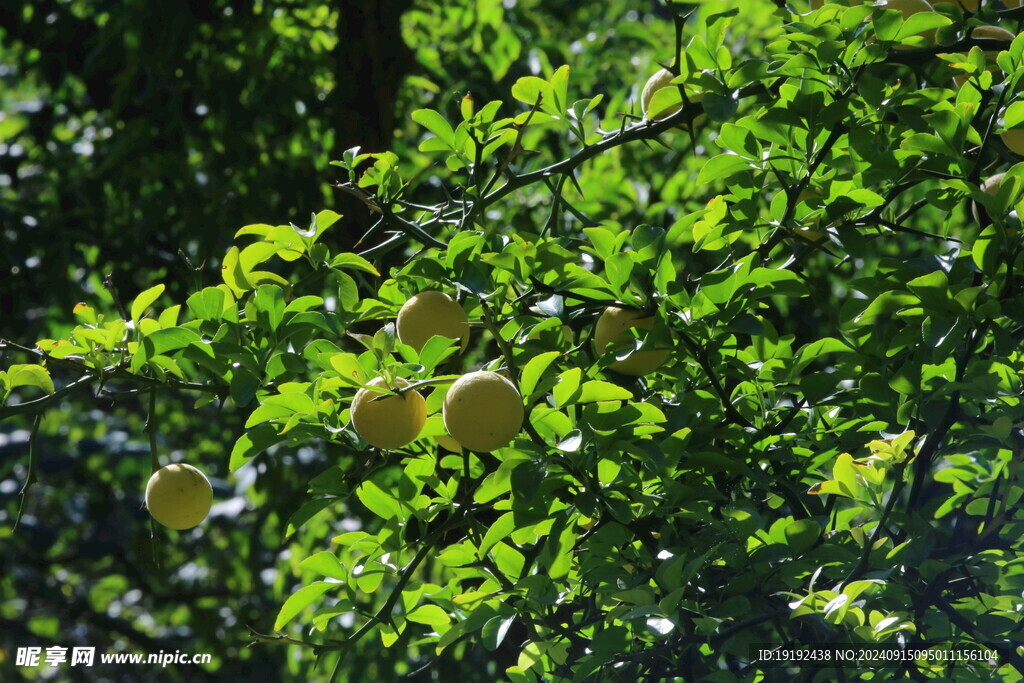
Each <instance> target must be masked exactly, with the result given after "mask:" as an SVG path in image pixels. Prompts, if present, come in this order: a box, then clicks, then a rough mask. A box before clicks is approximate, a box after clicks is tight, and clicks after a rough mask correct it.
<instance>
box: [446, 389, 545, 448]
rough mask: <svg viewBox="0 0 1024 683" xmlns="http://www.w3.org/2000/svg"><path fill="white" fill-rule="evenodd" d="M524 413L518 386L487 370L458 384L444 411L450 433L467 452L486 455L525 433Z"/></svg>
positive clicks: (450, 395) (448, 395)
mask: <svg viewBox="0 0 1024 683" xmlns="http://www.w3.org/2000/svg"><path fill="white" fill-rule="evenodd" d="M525 413H526V410H525V409H524V408H523V397H522V396H520V395H519V390H518V389H516V386H515V385H514V384H512V382H511V381H509V380H508V379H506V378H505V377H502V376H501V375H499V374H498V373H496V372H490V371H487V370H479V371H477V372H470V373H467V374H465V375H463V376H462V377H460V378H459V379H457V380H455V383H454V384H452V386H451V388H450V389H448V394H447V395H446V396H445V398H444V407H443V408H442V414H443V416H444V426H445V429H447V430H448V433H449V434H451V435H452V437H454V438H455V440H456V441H458V442H459V443H460V444H462V446H464V447H465V448H468V449H469V450H471V451H480V452H483V453H487V452H490V451H493V450H497V449H498V448H501V447H503V446H507V445H508V444H509V443H510V442H511V441H512V439H514V438H515V436H516V434H518V433H519V430H520V429H522V426H523V416H524V415H525Z"/></svg>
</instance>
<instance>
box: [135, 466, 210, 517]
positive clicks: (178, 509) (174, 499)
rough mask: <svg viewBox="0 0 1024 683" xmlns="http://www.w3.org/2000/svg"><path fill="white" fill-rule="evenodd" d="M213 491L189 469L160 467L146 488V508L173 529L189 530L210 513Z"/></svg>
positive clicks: (199, 473)
mask: <svg viewBox="0 0 1024 683" xmlns="http://www.w3.org/2000/svg"><path fill="white" fill-rule="evenodd" d="M212 503H213V487H212V486H210V480H209V479H207V478H206V475H205V474H203V473H202V472H200V471H199V470H197V469H196V468H195V467H192V465H185V464H181V463H175V464H173V465H168V466H167V467H161V468H160V469H158V470H157V471H156V472H154V473H153V476H151V477H150V478H149V483H148V484H146V507H147V508H148V509H149V514H151V515H152V516H153V519H155V520H156V521H158V522H160V523H161V524H163V525H164V526H166V527H170V528H172V529H179V530H184V529H191V528H192V527H194V526H196V525H197V524H199V523H200V522H202V521H203V520H204V519H206V515H208V514H209V513H210V505H211V504H212Z"/></svg>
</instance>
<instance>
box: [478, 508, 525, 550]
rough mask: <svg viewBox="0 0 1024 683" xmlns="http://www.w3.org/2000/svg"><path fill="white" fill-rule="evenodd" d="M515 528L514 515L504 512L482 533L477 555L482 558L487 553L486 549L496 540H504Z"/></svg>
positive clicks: (492, 545) (491, 546)
mask: <svg viewBox="0 0 1024 683" xmlns="http://www.w3.org/2000/svg"><path fill="white" fill-rule="evenodd" d="M515 528H516V522H515V516H514V514H513V513H511V512H506V513H505V514H503V515H502V516H501V517H499V518H498V519H497V520H496V521H495V522H494V523H493V524H491V526H490V528H489V529H487V533H486V534H484V538H483V540H482V541H481V542H480V547H479V548H478V552H479V556H480V558H481V559H482V558H483V557H484V556H486V555H487V551H488V550H490V549H491V548H493V547H494V544H496V543H497V542H498V541H502V540H504V539H505V538H506V537H507V536H508V535H509V534H511V533H512V532H513V531H514V530H515Z"/></svg>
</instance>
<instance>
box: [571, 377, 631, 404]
mask: <svg viewBox="0 0 1024 683" xmlns="http://www.w3.org/2000/svg"><path fill="white" fill-rule="evenodd" d="M631 398H633V392H631V391H629V390H628V389H626V388H625V387H620V386H619V385H617V384H612V383H611V382H604V381H601V380H591V381H589V382H585V383H584V384H583V386H582V387H581V389H580V395H579V398H577V399H576V402H577V403H592V402H594V401H628V400H629V399H631Z"/></svg>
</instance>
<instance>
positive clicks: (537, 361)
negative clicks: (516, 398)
mask: <svg viewBox="0 0 1024 683" xmlns="http://www.w3.org/2000/svg"><path fill="white" fill-rule="evenodd" d="M560 355H561V353H560V352H558V351H547V352H545V353H540V354H537V355H536V356H534V357H533V358H531V359H530V360H529V361H527V363H526V366H525V367H523V373H522V376H521V377H520V378H519V389H520V391H521V392H522V394H523V396H526V397H529V396H530V394H532V393H533V390H534V389H535V388H536V387H537V382H539V381H540V378H541V377H542V376H543V375H544V372H545V371H546V370H547V369H548V367H550V366H551V363H552V361H554V360H555V359H556V358H558V356H560Z"/></svg>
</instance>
